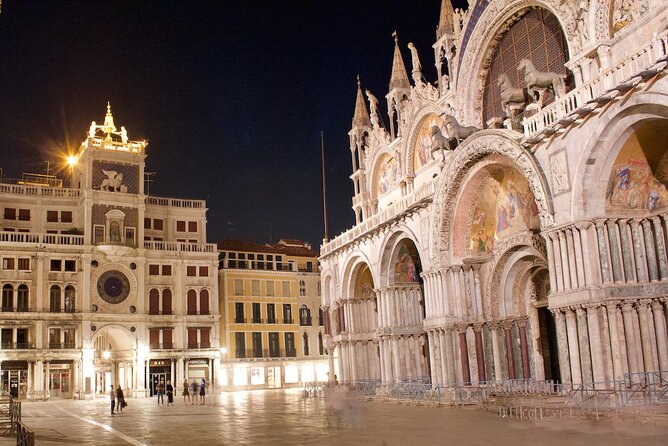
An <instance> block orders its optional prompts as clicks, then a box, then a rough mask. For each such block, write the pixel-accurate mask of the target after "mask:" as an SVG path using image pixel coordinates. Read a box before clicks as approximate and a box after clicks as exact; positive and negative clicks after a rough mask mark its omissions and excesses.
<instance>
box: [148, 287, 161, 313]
mask: <svg viewBox="0 0 668 446" xmlns="http://www.w3.org/2000/svg"><path fill="white" fill-rule="evenodd" d="M148 314H160V291H158V290H156V289H155V288H153V289H152V290H151V291H149V292H148Z"/></svg>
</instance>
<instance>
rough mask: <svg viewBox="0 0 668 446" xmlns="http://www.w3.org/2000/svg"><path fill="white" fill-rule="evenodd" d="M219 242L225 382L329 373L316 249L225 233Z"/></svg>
mask: <svg viewBox="0 0 668 446" xmlns="http://www.w3.org/2000/svg"><path fill="white" fill-rule="evenodd" d="M218 250H219V251H220V265H219V268H220V269H219V271H218V275H219V285H218V286H219V289H220V292H221V294H220V296H221V298H220V311H221V334H220V339H221V345H222V346H223V351H225V354H224V355H223V358H222V367H223V369H224V370H223V373H224V377H223V385H224V387H225V388H226V389H228V390H236V389H239V390H240V389H248V390H251V389H272V388H284V387H296V386H303V385H307V384H308V383H313V382H316V381H327V371H328V364H327V355H326V353H325V350H324V340H323V336H324V327H323V323H324V322H323V318H322V313H321V311H322V310H321V306H320V273H319V269H318V259H317V258H316V256H317V253H316V252H314V251H313V250H311V246H310V245H309V244H308V243H304V242H302V241H298V240H280V241H279V242H278V243H275V244H272V245H259V244H255V243H250V242H242V241H239V240H224V241H222V242H220V243H219V244H218Z"/></svg>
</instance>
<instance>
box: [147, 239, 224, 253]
mask: <svg viewBox="0 0 668 446" xmlns="http://www.w3.org/2000/svg"><path fill="white" fill-rule="evenodd" d="M144 248H145V249H152V250H156V251H175V252H216V251H217V249H218V247H217V245H216V244H215V243H185V242H165V241H156V240H151V241H145V242H144Z"/></svg>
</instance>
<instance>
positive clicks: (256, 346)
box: [253, 332, 262, 358]
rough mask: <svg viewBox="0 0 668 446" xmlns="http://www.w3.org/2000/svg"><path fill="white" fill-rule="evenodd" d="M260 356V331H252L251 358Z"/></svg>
mask: <svg viewBox="0 0 668 446" xmlns="http://www.w3.org/2000/svg"><path fill="white" fill-rule="evenodd" d="M261 357H262V333H259V332H254V333H253V358H261Z"/></svg>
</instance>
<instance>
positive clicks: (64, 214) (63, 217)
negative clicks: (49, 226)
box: [60, 211, 72, 223]
mask: <svg viewBox="0 0 668 446" xmlns="http://www.w3.org/2000/svg"><path fill="white" fill-rule="evenodd" d="M60 221H61V222H63V223H72V211H60Z"/></svg>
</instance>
